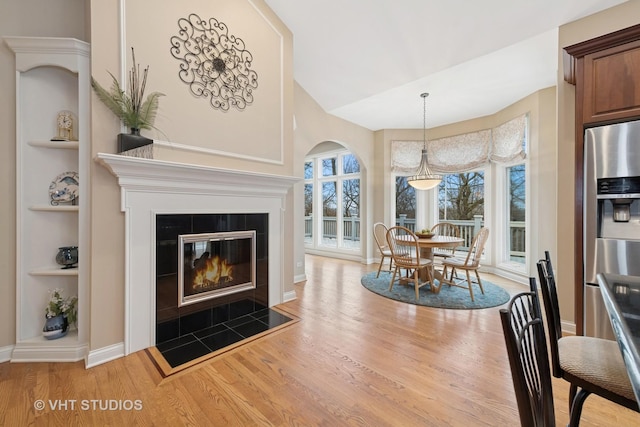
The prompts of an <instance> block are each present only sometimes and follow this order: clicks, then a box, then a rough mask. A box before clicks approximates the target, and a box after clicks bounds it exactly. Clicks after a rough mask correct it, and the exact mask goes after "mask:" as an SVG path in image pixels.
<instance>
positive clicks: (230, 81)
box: [171, 13, 258, 111]
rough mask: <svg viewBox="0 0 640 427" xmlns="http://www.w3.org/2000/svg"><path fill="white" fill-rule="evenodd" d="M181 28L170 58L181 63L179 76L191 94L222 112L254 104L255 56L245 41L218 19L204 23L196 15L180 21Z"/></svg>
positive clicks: (175, 37)
mask: <svg viewBox="0 0 640 427" xmlns="http://www.w3.org/2000/svg"><path fill="white" fill-rule="evenodd" d="M178 27H179V28H180V31H179V32H178V35H176V36H173V37H171V55H173V57H174V58H176V59H177V60H178V61H179V62H180V71H179V72H178V76H179V77H180V80H182V81H183V82H184V83H186V84H187V86H189V90H190V91H191V93H192V94H193V95H194V96H196V97H203V98H206V99H208V100H209V104H210V105H211V106H212V107H213V108H215V109H219V110H222V111H228V110H229V107H231V106H233V107H235V108H237V109H238V110H244V109H245V107H246V106H247V105H249V104H251V103H252V102H253V91H254V90H255V89H257V88H258V74H257V73H256V72H255V71H253V70H252V69H251V61H253V56H252V55H251V53H250V52H249V51H248V50H246V49H245V46H244V41H242V39H240V38H237V37H236V36H234V35H229V30H228V28H227V26H226V25H225V24H224V23H222V22H219V21H218V20H217V19H215V18H209V20H203V19H200V17H199V16H198V15H196V14H194V13H192V14H191V15H189V17H188V18H180V19H179V20H178Z"/></svg>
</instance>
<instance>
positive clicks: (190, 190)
mask: <svg viewBox="0 0 640 427" xmlns="http://www.w3.org/2000/svg"><path fill="white" fill-rule="evenodd" d="M96 160H97V161H98V162H100V163H101V164H103V165H104V166H105V167H106V168H107V169H108V170H109V171H111V173H113V175H115V176H116V177H117V178H118V184H119V185H120V188H121V210H122V212H124V213H125V246H126V247H125V321H124V324H125V342H124V351H125V355H126V354H129V353H133V352H135V351H138V350H142V349H145V348H148V347H151V346H154V345H155V306H156V304H155V277H156V274H155V246H156V245H155V218H156V215H162V214H187V213H267V214H268V215H269V306H270V307H271V306H274V305H277V304H280V303H282V302H284V301H285V300H286V299H285V295H284V282H285V280H286V278H284V277H283V274H282V272H283V271H284V269H283V266H284V262H285V259H284V255H283V254H284V247H283V244H282V242H283V240H284V208H285V198H286V195H287V192H288V191H289V189H290V188H291V187H292V186H293V184H295V183H296V182H297V181H298V178H294V177H287V176H279V175H269V174H260V173H252V172H245V171H238V170H231V169H223V168H214V167H207V166H199V165H193V164H185V163H176V162H170V161H163V160H153V159H142V158H137V157H128V156H122V155H117V154H106V153H98V154H97V156H96ZM290 281H291V282H292V281H293V278H290ZM134 284H135V285H134Z"/></svg>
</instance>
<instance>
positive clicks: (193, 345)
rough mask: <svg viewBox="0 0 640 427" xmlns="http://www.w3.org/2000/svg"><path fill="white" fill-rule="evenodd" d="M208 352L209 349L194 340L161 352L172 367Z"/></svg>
mask: <svg viewBox="0 0 640 427" xmlns="http://www.w3.org/2000/svg"><path fill="white" fill-rule="evenodd" d="M209 353H211V349H210V348H209V347H207V346H206V345H204V344H203V343H202V342H200V341H197V340H196V341H192V342H190V343H189V344H185V345H182V346H180V347H176V348H174V349H172V350H168V351H165V352H163V353H162V356H163V357H164V358H165V359H166V361H167V362H169V364H170V365H171V366H172V367H176V366H180V365H182V364H184V363H187V362H190V361H192V360H194V359H197V358H198V357H202V356H204V355H206V354H209Z"/></svg>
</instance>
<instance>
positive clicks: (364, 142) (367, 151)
mask: <svg viewBox="0 0 640 427" xmlns="http://www.w3.org/2000/svg"><path fill="white" fill-rule="evenodd" d="M295 126H296V128H295V132H294V134H295V136H294V141H295V143H294V156H293V157H294V168H295V176H298V177H301V178H302V177H303V176H304V173H303V168H304V158H305V156H306V155H307V154H308V153H309V151H311V150H312V149H313V147H315V146H316V145H318V144H320V143H322V142H325V141H333V142H337V143H339V144H341V145H343V146H344V147H346V148H347V149H349V150H350V151H351V152H352V153H353V154H355V155H356V157H357V158H358V161H359V162H360V173H361V193H360V194H361V197H362V200H361V201H360V203H361V210H362V213H361V214H362V215H363V216H362V218H361V227H362V228H361V229H362V230H363V231H362V232H361V242H360V244H361V245H362V248H363V249H362V252H361V253H360V254H357V255H355V254H354V259H358V260H367V259H370V258H371V257H372V256H373V255H372V247H371V242H370V236H369V233H365V232H364V230H368V229H369V227H368V224H372V222H371V220H372V217H373V211H374V210H373V203H374V200H375V198H376V197H377V196H375V195H374V193H375V191H374V180H373V179H371V178H370V176H371V175H372V174H374V173H375V172H374V171H375V168H376V167H377V166H378V165H377V164H376V162H375V157H374V154H375V153H374V150H373V149H372V146H373V132H372V131H370V130H368V129H365V128H363V127H360V126H357V125H354V124H353V123H350V122H347V121H345V120H342V119H339V118H337V117H335V116H332V115H331V114H327V113H325V112H324V110H323V109H322V108H321V107H320V106H319V105H318V104H317V103H316V102H315V100H314V99H313V98H312V97H311V96H309V94H308V93H307V92H305V90H304V89H302V87H301V86H299V85H298V84H296V85H295ZM303 189H304V184H303V183H300V184H297V185H296V186H295V190H294V191H295V194H296V195H297V197H296V207H295V209H296V211H295V212H296V222H295V223H294V227H295V233H296V238H295V265H296V270H295V271H296V277H298V278H302V276H304V235H303V230H304V224H303V221H304V197H303ZM327 255H328V256H334V255H333V254H331V253H328V254H327ZM336 256H337V255H336ZM347 257H348V256H347Z"/></svg>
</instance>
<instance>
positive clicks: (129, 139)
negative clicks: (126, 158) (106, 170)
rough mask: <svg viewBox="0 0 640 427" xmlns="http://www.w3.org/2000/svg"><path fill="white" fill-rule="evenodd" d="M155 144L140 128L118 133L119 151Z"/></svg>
mask: <svg viewBox="0 0 640 427" xmlns="http://www.w3.org/2000/svg"><path fill="white" fill-rule="evenodd" d="M149 144H153V139H149V138H146V137H144V136H142V135H140V129H131V133H120V134H118V153H122V152H124V151H129V150H133V149H134V148H138V147H144V146H145V145H149Z"/></svg>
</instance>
